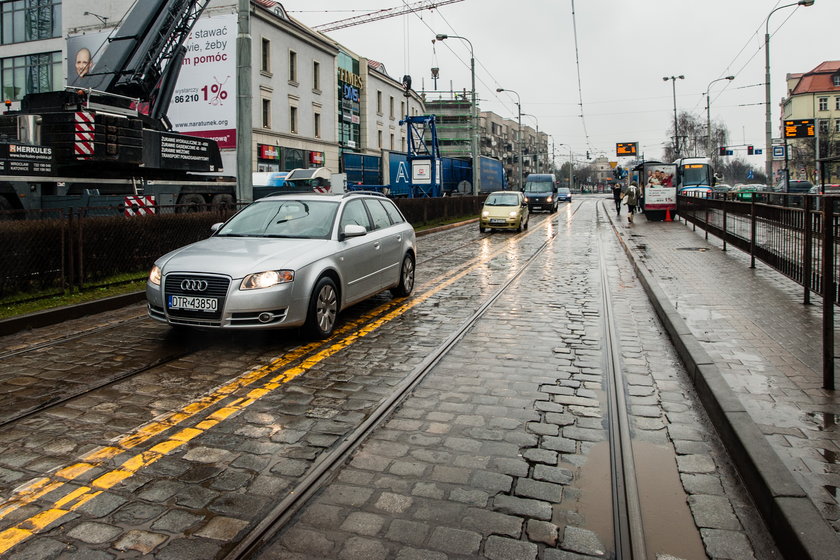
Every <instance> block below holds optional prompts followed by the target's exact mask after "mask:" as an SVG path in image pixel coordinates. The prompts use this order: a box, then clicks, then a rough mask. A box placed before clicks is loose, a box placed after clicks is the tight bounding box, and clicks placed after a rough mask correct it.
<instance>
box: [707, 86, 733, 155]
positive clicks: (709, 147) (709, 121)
mask: <svg viewBox="0 0 840 560" xmlns="http://www.w3.org/2000/svg"><path fill="white" fill-rule="evenodd" d="M734 79H735V76H726V77H725V78H718V79H717V80H712V81H711V82H709V85H708V86H706V155H707V156H708V157H712V115H711V111H710V109H709V103H710V102H709V88H710V87H712V84H713V83H715V82H720V81H722V80H734Z"/></svg>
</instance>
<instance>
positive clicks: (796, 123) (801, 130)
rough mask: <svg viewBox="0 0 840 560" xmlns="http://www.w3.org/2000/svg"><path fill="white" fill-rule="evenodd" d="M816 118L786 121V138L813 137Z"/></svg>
mask: <svg viewBox="0 0 840 560" xmlns="http://www.w3.org/2000/svg"><path fill="white" fill-rule="evenodd" d="M813 137H814V119H798V120H793V121H785V138H813Z"/></svg>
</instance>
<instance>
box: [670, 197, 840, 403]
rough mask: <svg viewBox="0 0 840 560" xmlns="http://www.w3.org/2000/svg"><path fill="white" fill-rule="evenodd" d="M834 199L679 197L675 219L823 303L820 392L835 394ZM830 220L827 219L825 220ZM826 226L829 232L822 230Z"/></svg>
mask: <svg viewBox="0 0 840 560" xmlns="http://www.w3.org/2000/svg"><path fill="white" fill-rule="evenodd" d="M838 198H840V197H838V196H835V195H811V194H785V193H769V192H756V193H751V197H750V200H733V199H731V198H728V197H727V198H724V197H716V198H699V197H691V196H680V197H678V199H677V213H678V215H679V216H681V217H682V218H683V219H684V220H685V221H686V222H687V223H689V222H690V223H692V224H694V226H695V227H700V228H701V229H703V230H705V232H706V238H707V239H708V235H709V234H710V233H711V234H712V235H714V236H716V237H719V238H720V239H721V240H722V241H723V249H724V250H726V247H727V245H732V246H734V247H736V248H738V249H741V250H742V251H745V252H746V253H748V254H749V255H750V267H751V268H755V261H756V259H758V260H759V261H761V262H763V263H764V264H766V265H768V266H769V267H771V268H773V269H774V270H776V271H778V272H780V273H781V274H783V275H785V276H787V277H788V278H790V279H791V280H793V281H794V282H796V283H797V284H799V285H800V286H802V287H803V301H804V303H806V304H807V303H810V300H811V293H812V292H813V293H815V294H818V295H820V296H822V299H823V329H822V330H823V332H822V339H823V388H825V389H834V306H835V305H837V304H840V293H838V290H837V277H838V267H840V262H839V260H838V257H837V256H838V254H840V251H838V247H837V244H838V241H840V215H838V214H837V213H836V210H835V209H836V208H837V207H840V203H838V202H837V199H838ZM826 216H828V219H827V218H826ZM826 224H827V226H826Z"/></svg>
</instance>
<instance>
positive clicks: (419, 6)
mask: <svg viewBox="0 0 840 560" xmlns="http://www.w3.org/2000/svg"><path fill="white" fill-rule="evenodd" d="M463 1H464V0H439V1H436V2H435V1H430V0H423V1H422V2H415V3H414V4H405V5H403V6H396V7H394V8H384V9H382V10H375V11H373V12H370V13H367V14H365V15H362V16H353V17H350V18H346V19H340V20H338V21H333V22H331V23H322V24H321V25H316V26H314V27H313V29H315V30H316V31H321V32H327V31H335V30H336V29H344V28H345V27H352V26H354V25H361V24H363V23H369V22H371V21H377V20H380V19H386V18H390V17H395V16H401V15H403V14H410V13H414V12H419V11H421V10H434V9H435V8H439V7H440V6H444V5H446V4H454V3H455V2H463Z"/></svg>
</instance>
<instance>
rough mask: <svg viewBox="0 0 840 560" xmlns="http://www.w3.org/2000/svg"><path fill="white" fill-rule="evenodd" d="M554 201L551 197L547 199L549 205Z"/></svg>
mask: <svg viewBox="0 0 840 560" xmlns="http://www.w3.org/2000/svg"><path fill="white" fill-rule="evenodd" d="M552 200H553V199H552V198H551V197H550V196H549V197H547V198H546V199H545V201H546V202H547V203H548V204H551V202H552Z"/></svg>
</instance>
